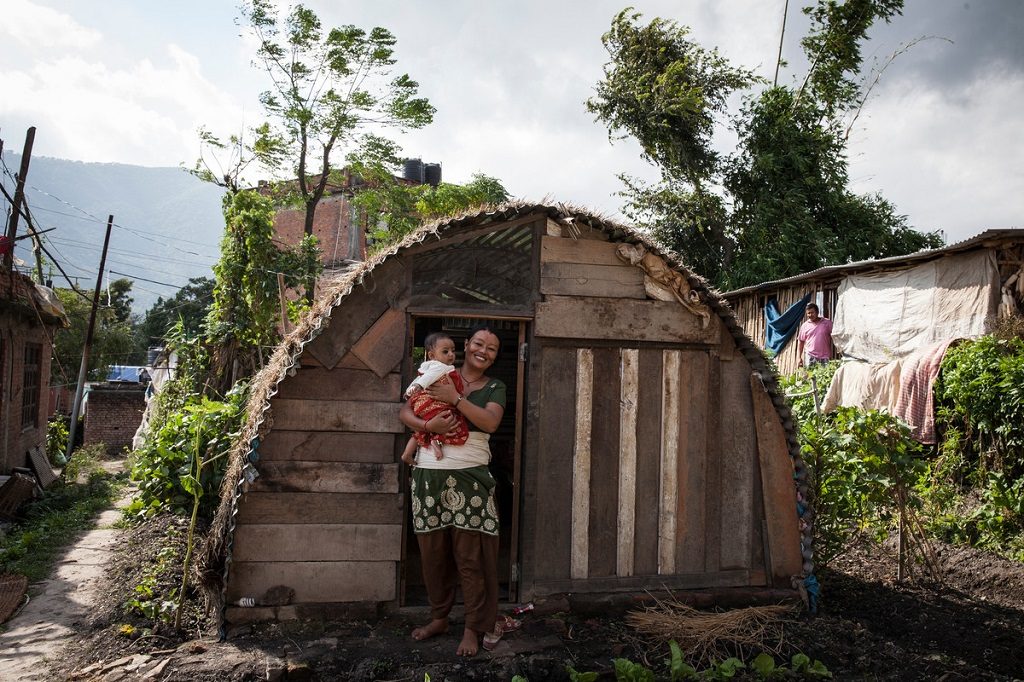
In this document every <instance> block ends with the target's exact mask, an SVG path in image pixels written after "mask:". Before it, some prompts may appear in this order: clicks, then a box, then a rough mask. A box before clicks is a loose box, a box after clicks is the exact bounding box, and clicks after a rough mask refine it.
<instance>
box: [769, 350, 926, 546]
mask: <svg viewBox="0 0 1024 682" xmlns="http://www.w3.org/2000/svg"><path fill="white" fill-rule="evenodd" d="M838 367H839V363H838V362H831V363H827V364H823V365H815V366H814V367H812V368H810V369H809V370H806V371H801V372H798V373H796V374H794V375H791V376H789V377H785V378H784V379H783V380H782V386H783V389H784V390H785V392H786V394H787V395H789V396H791V397H790V401H791V406H792V410H793V416H794V417H795V423H796V426H797V429H798V435H799V439H800V448H801V452H802V455H803V457H804V460H805V461H806V462H807V464H808V466H809V467H810V470H811V480H810V488H811V495H812V499H811V500H810V501H811V503H812V504H813V506H814V510H815V558H816V561H817V563H818V564H819V565H827V564H828V562H829V561H830V560H831V559H832V558H834V557H835V556H836V555H837V554H838V553H839V552H840V551H841V550H842V549H843V547H844V546H845V545H846V543H847V541H848V539H849V537H850V536H851V534H852V533H854V532H863V531H869V532H873V533H874V534H875V535H876V536H877V537H878V538H879V539H881V538H882V537H884V536H885V535H886V534H887V533H888V532H889V531H890V530H891V529H892V528H893V527H894V526H895V525H897V524H898V523H900V522H906V521H907V519H908V514H909V515H911V517H912V518H913V520H914V521H915V524H913V525H914V527H915V528H916V519H917V512H918V511H919V510H920V509H921V508H922V499H921V495H920V492H919V488H918V482H919V481H920V479H921V478H922V477H923V476H924V475H925V473H926V471H927V464H926V462H925V460H924V459H923V455H924V449H923V447H922V446H921V445H920V444H919V443H917V442H916V441H915V440H914V439H913V438H912V437H911V435H910V429H909V428H908V427H907V425H906V424H904V423H903V422H901V421H899V420H898V419H897V418H896V417H894V416H892V415H890V414H888V413H886V412H881V411H878V410H859V409H856V408H852V407H841V408H839V409H837V410H836V411H834V412H832V413H829V414H819V413H818V411H817V409H816V401H820V399H821V398H822V397H823V395H824V393H825V392H826V390H827V389H828V386H829V384H830V383H831V381H832V377H833V376H834V375H835V372H836V370H837V369H838ZM815 394H816V396H817V397H815Z"/></svg>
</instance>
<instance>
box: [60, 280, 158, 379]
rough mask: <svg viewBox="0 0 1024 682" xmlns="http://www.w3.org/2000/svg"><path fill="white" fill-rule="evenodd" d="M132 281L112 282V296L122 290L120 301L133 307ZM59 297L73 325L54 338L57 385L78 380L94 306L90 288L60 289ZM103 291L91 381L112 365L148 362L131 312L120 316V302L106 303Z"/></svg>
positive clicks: (90, 365) (97, 317) (102, 375)
mask: <svg viewBox="0 0 1024 682" xmlns="http://www.w3.org/2000/svg"><path fill="white" fill-rule="evenodd" d="M131 286H132V282H131V280H127V279H119V280H115V281H114V282H111V283H110V289H111V297H112V299H113V292H114V291H115V290H117V291H118V292H120V293H121V298H120V299H117V300H118V301H119V304H120V303H123V301H124V300H127V304H126V305H127V306H129V308H128V309H129V310H130V306H131V297H130V296H129V295H128V294H129V293H130V291H131ZM56 293H57V297H58V298H59V299H60V302H61V304H62V305H63V306H64V310H65V312H66V313H67V316H68V322H69V323H70V325H71V326H70V327H68V328H67V329H59V330H57V331H56V333H55V334H54V338H53V356H52V360H51V363H50V372H51V373H50V376H51V377H52V378H51V380H50V382H51V384H53V385H66V386H73V385H74V384H76V383H77V382H78V370H79V368H80V367H81V364H82V351H83V350H84V348H85V337H86V334H87V331H88V328H89V314H90V311H91V308H92V303H91V299H92V296H93V291H92V290H91V289H86V290H84V291H82V294H84V295H85V297H83V296H82V295H81V294H79V293H77V292H75V291H72V290H71V289H57V290H56ZM105 293H106V292H101V295H100V300H101V302H103V303H102V304H101V305H100V306H99V308H97V310H96V326H95V329H94V330H93V337H92V347H91V349H90V352H89V365H88V369H87V374H86V378H87V379H88V380H89V381H102V380H103V379H105V378H106V376H107V371H108V369H109V367H110V366H111V365H138V364H144V363H145V360H146V356H145V353H144V352H141V350H140V348H139V345H138V342H137V339H136V334H135V328H134V325H133V324H132V320H131V319H130V315H129V316H128V317H126V318H125V319H120V316H121V315H122V314H123V310H124V309H122V308H121V307H119V305H106V304H105V302H104V299H105V298H106V297H105V296H104V295H103V294H105Z"/></svg>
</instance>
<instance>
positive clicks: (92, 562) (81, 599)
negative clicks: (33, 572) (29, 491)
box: [0, 509, 121, 680]
mask: <svg viewBox="0 0 1024 682" xmlns="http://www.w3.org/2000/svg"><path fill="white" fill-rule="evenodd" d="M120 517H121V512H120V511H119V510H117V509H108V510H107V511H105V512H103V513H102V514H100V516H99V518H98V519H97V520H96V525H95V527H94V528H93V529H92V530H90V531H88V532H86V533H85V535H83V536H82V537H81V538H80V539H79V540H78V541H77V542H76V543H75V544H74V545H72V546H71V547H70V548H69V549H68V550H67V552H66V553H65V554H64V556H63V557H61V559H60V561H59V562H58V564H57V568H56V571H55V572H54V574H53V576H52V577H50V578H49V579H48V580H45V581H43V582H42V583H36V584H34V585H31V586H30V587H29V595H32V597H31V601H29V603H28V605H27V606H26V607H25V608H24V610H23V611H22V612H21V613H20V614H18V615H17V616H16V617H14V618H12V619H11V620H10V621H8V623H7V625H6V630H5V631H4V632H3V633H0V652H2V653H0V679H3V680H43V679H48V676H47V673H46V664H45V662H46V659H49V658H53V657H54V656H56V655H57V654H59V652H60V651H61V649H63V648H64V647H65V646H66V645H67V642H68V640H69V639H72V638H74V637H75V636H76V635H77V634H78V631H79V629H80V627H81V626H82V624H83V623H84V621H85V620H86V619H87V618H88V615H89V613H90V611H91V610H92V607H93V606H94V605H95V604H97V603H98V602H99V601H100V599H101V595H100V594H98V591H97V587H98V585H99V584H100V579H101V578H102V576H103V570H104V567H105V566H106V563H107V562H108V561H109V559H110V554H111V550H112V549H113V548H114V546H115V545H116V543H117V537H118V534H119V533H120V531H119V530H117V529H115V528H112V527H111V526H112V525H113V524H114V522H116V521H117V520H118V519H119V518H120Z"/></svg>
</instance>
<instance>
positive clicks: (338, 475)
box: [252, 462, 399, 493]
mask: <svg viewBox="0 0 1024 682" xmlns="http://www.w3.org/2000/svg"><path fill="white" fill-rule="evenodd" d="M259 472H260V477H259V478H257V479H256V482H255V483H254V484H253V487H252V490H253V491H254V492H282V493H289V492H291V493H397V492H399V487H398V465H397V464H366V463H350V462H263V463H261V465H260V466H259Z"/></svg>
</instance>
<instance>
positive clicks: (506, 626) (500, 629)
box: [481, 616, 523, 651]
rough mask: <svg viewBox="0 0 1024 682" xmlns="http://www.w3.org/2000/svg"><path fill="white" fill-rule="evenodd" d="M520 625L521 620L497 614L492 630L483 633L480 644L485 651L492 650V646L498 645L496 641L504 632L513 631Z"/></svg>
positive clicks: (521, 625) (499, 639)
mask: <svg viewBox="0 0 1024 682" xmlns="http://www.w3.org/2000/svg"><path fill="white" fill-rule="evenodd" d="M521 627H523V621H521V620H517V619H515V618H513V617H512V616H498V620H497V622H495V623H494V631H493V632H485V633H484V639H483V642H482V644H481V646H483V648H484V650H485V651H494V647H496V646H498V642H500V641H501V638H502V637H503V636H504V635H505V633H506V632H515V631H516V630H518V629H519V628H521Z"/></svg>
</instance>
